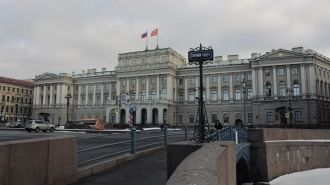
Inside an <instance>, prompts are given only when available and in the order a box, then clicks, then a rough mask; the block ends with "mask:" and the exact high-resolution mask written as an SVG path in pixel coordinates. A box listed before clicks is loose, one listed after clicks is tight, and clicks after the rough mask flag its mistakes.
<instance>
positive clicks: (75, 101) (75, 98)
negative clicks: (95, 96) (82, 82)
mask: <svg viewBox="0 0 330 185" xmlns="http://www.w3.org/2000/svg"><path fill="white" fill-rule="evenodd" d="M74 104H75V105H78V97H74Z"/></svg>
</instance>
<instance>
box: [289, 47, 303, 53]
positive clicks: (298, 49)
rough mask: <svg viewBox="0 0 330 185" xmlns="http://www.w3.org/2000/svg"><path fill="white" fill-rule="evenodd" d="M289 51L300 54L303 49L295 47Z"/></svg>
mask: <svg viewBox="0 0 330 185" xmlns="http://www.w3.org/2000/svg"><path fill="white" fill-rule="evenodd" d="M291 50H292V51H295V52H299V53H302V51H303V50H304V47H302V46H300V47H295V48H292V49H291Z"/></svg>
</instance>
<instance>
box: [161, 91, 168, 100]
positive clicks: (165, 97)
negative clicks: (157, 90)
mask: <svg viewBox="0 0 330 185" xmlns="http://www.w3.org/2000/svg"><path fill="white" fill-rule="evenodd" d="M162 95H163V99H167V96H166V89H163V90H162Z"/></svg>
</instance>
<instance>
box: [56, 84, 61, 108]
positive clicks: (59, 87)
mask: <svg viewBox="0 0 330 185" xmlns="http://www.w3.org/2000/svg"><path fill="white" fill-rule="evenodd" d="M60 90H61V85H60V84H56V105H57V106H59V105H60V103H61V93H60V92H61V91H60Z"/></svg>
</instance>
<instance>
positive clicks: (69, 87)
mask: <svg viewBox="0 0 330 185" xmlns="http://www.w3.org/2000/svg"><path fill="white" fill-rule="evenodd" d="M48 87H49V86H48ZM68 91H70V85H68Z"/></svg>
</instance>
